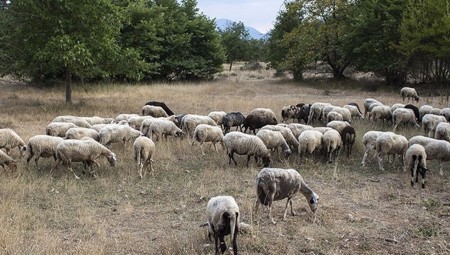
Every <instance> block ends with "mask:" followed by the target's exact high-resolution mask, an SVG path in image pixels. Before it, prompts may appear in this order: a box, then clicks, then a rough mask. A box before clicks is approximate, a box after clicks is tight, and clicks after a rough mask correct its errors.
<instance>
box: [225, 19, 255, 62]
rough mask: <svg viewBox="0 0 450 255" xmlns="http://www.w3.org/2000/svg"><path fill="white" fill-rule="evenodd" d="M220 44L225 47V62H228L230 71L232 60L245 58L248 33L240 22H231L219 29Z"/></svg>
mask: <svg viewBox="0 0 450 255" xmlns="http://www.w3.org/2000/svg"><path fill="white" fill-rule="evenodd" d="M220 34H221V36H222V45H223V47H224V48H225V52H226V58H227V62H228V63H230V69H229V70H230V71H231V68H232V66H233V62H234V61H236V60H243V59H245V58H247V56H248V55H247V52H248V49H249V43H248V42H249V40H250V34H249V33H248V31H247V29H246V28H245V26H244V24H243V23H242V22H233V23H232V24H231V25H230V26H227V27H226V28H225V29H224V30H221V31H220Z"/></svg>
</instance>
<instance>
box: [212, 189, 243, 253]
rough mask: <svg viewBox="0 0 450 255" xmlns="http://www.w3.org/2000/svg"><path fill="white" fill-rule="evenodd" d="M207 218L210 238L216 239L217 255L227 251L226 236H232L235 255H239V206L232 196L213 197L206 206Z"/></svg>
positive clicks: (231, 241)
mask: <svg viewBox="0 0 450 255" xmlns="http://www.w3.org/2000/svg"><path fill="white" fill-rule="evenodd" d="M206 218H207V223H206V224H207V225H208V233H209V237H211V235H212V236H213V237H214V246H215V248H216V254H219V246H220V253H224V252H225V251H226V250H227V245H226V244H225V239H224V238H225V236H226V235H230V243H231V246H233V253H234V254H235V255H237V254H238V250H237V235H238V232H239V219H240V215H239V206H238V205H237V203H236V201H235V200H234V198H233V197H231V196H216V197H212V198H211V199H210V200H209V201H208V204H207V206H206Z"/></svg>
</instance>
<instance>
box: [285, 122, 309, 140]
mask: <svg viewBox="0 0 450 255" xmlns="http://www.w3.org/2000/svg"><path fill="white" fill-rule="evenodd" d="M286 127H287V128H289V129H290V130H291V131H292V134H293V135H294V137H296V138H298V136H299V135H300V134H301V133H302V132H303V131H305V130H309V129H313V126H310V125H305V124H299V123H289V124H288V125H287V126H286Z"/></svg>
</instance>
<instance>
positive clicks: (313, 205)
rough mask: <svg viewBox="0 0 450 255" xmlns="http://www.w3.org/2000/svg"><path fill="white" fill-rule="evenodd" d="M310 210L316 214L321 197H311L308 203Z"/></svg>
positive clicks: (313, 194)
mask: <svg viewBox="0 0 450 255" xmlns="http://www.w3.org/2000/svg"><path fill="white" fill-rule="evenodd" d="M308 204H309V208H311V211H312V212H313V213H314V212H316V211H317V207H318V206H319V196H318V195H317V194H316V193H314V192H313V193H312V195H311V197H310V198H309V201H308Z"/></svg>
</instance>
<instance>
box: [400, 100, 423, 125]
mask: <svg viewBox="0 0 450 255" xmlns="http://www.w3.org/2000/svg"><path fill="white" fill-rule="evenodd" d="M404 108H406V109H411V110H412V111H413V112H414V115H415V116H416V121H418V122H421V121H422V118H421V117H420V113H419V108H417V106H415V105H412V104H407V105H405V107H404Z"/></svg>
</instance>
